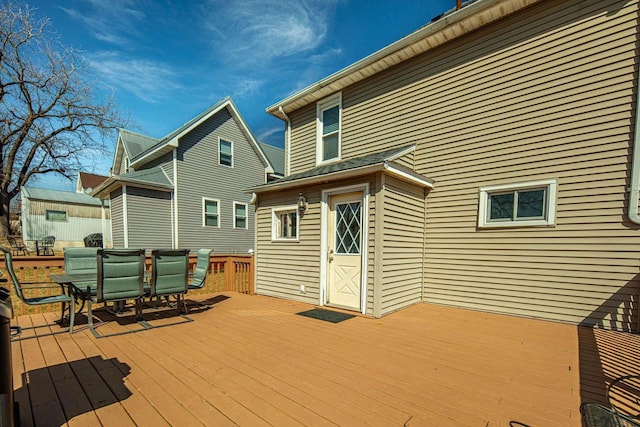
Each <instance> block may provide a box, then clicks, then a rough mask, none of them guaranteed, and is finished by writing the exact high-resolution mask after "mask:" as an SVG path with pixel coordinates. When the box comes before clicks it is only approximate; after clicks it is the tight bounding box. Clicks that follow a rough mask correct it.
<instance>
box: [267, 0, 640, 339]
mask: <svg viewBox="0 0 640 427" xmlns="http://www.w3.org/2000/svg"><path fill="white" fill-rule="evenodd" d="M637 20H638V2H637V1H626V0H624V1H623V0H619V1H600V0H585V1H571V2H567V1H561V0H549V1H545V2H541V3H539V4H535V5H533V6H531V7H529V8H528V9H525V10H523V11H521V12H518V13H515V14H513V15H511V16H509V17H507V18H505V19H503V20H501V21H498V22H496V23H494V24H492V25H490V26H489V27H486V28H484V29H480V30H478V31H476V32H474V33H472V34H469V35H467V36H463V37H461V38H460V39H458V40H456V41H454V42H451V43H448V44H446V45H443V46H440V47H438V48H435V49H434V50H432V51H429V52H426V53H424V54H422V55H420V56H418V57H415V58H412V59H409V60H407V61H405V62H404V63H402V64H400V65H398V66H395V67H393V68H390V69H387V70H385V71H382V72H380V73H378V74H376V75H374V76H372V77H370V78H368V79H367V80H364V81H362V82H359V83H357V84H355V85H353V86H351V87H349V88H347V89H345V90H343V91H342V106H343V110H342V159H343V160H344V159H348V158H353V157H357V156H360V155H363V154H367V153H371V152H374V151H381V150H383V149H388V148H390V147H394V146H401V145H405V144H409V143H416V144H417V149H416V155H415V166H416V171H417V172H418V173H420V174H423V175H425V176H427V177H429V178H431V179H433V180H434V182H435V189H434V190H433V191H431V193H430V194H429V195H428V196H427V210H426V212H427V219H426V224H427V225H426V238H427V239H426V246H425V251H424V259H423V260H419V259H418V260H416V262H417V263H420V262H422V261H424V262H425V271H424V283H423V299H424V301H427V302H431V303H437V304H445V305H452V306H459V307H467V308H473V309H480V310H485V311H493V312H499V313H506V314H514V315H519V316H528V317H535V318H543V319H549V320H557V321H563V322H569V323H582V324H598V325H602V326H605V327H612V328H615V329H620V330H637V325H638V310H637V307H638V288H639V281H640V274H639V273H640V272H639V271H638V259H639V258H640V245H638V242H639V240H638V237H640V230H639V229H638V227H637V226H635V225H633V224H631V223H629V222H628V221H627V220H626V206H627V203H628V200H627V197H628V196H627V193H626V188H627V186H628V185H629V182H628V179H629V178H628V177H629V173H630V172H629V171H630V164H629V159H630V152H631V148H632V147H631V138H632V133H633V129H632V124H633V120H634V114H635V112H634V110H633V107H634V95H635V78H636V72H637V71H636V69H635V67H636V62H637V59H636V47H637V42H638V40H637V38H638V35H637ZM289 117H290V118H291V120H292V135H291V136H292V146H291V147H290V159H291V165H290V173H296V172H300V171H303V170H307V169H309V168H311V167H313V166H314V165H315V135H316V133H315V132H316V131H315V126H316V125H315V117H316V106H315V104H314V105H309V106H306V107H303V108H301V109H300V110H297V111H294V112H291V113H289ZM544 179H555V180H557V183H558V184H557V190H558V196H557V208H556V217H557V219H556V224H555V226H554V227H549V228H539V227H538V228H531V227H518V228H510V229H479V228H478V204H479V189H480V188H481V187H483V186H490V185H499V184H516V183H522V182H528V181H538V180H544ZM402 203H404V201H403V202H402ZM402 203H400V202H399V203H398V204H399V205H401V204H402ZM407 204H408V205H411V203H409V201H407ZM405 225H406V224H405ZM407 229H410V228H407ZM385 244H386V242H385ZM385 249H386V248H385ZM298 258H299V256H298V257H297V258H296V260H297V259H298ZM260 262H262V261H260ZM296 262H297V261H296ZM389 271H390V270H389ZM287 273H289V272H287ZM385 274H386V273H385ZM258 276H260V274H258Z"/></svg>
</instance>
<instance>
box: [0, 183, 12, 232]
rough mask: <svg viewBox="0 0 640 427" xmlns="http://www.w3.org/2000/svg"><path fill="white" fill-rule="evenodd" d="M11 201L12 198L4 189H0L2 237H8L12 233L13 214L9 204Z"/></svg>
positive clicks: (0, 227) (0, 228)
mask: <svg viewBox="0 0 640 427" xmlns="http://www.w3.org/2000/svg"><path fill="white" fill-rule="evenodd" d="M10 203H11V199H9V195H8V194H6V193H5V192H4V191H2V190H0V238H1V239H6V238H7V236H9V234H10V233H11V227H10V221H9V215H10V214H11V210H10V208H9V205H10Z"/></svg>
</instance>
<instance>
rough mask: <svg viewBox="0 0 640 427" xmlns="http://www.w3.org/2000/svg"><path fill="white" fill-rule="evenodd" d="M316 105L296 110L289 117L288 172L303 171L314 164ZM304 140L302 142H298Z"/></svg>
mask: <svg viewBox="0 0 640 427" xmlns="http://www.w3.org/2000/svg"><path fill="white" fill-rule="evenodd" d="M316 114H317V113H316V106H315V104H313V105H309V106H307V107H305V108H302V109H300V110H299V111H296V112H295V114H292V115H291V116H290V119H291V139H292V141H294V143H293V144H291V154H290V161H291V165H290V168H291V169H290V171H289V173H290V174H295V173H298V172H303V171H305V170H307V169H311V168H313V167H315V166H316ZM301 141H304V143H300V142H301Z"/></svg>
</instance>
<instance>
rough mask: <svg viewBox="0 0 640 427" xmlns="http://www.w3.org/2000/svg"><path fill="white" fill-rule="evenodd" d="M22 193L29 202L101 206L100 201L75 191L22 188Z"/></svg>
mask: <svg viewBox="0 0 640 427" xmlns="http://www.w3.org/2000/svg"><path fill="white" fill-rule="evenodd" d="M21 191H22V197H23V198H25V199H29V200H41V201H45V202H59V203H70V204H75V205H91V206H100V200H98V199H96V198H94V197H92V196H90V195H88V194H86V193H76V192H75V191H61V190H49V189H45V188H36V187H22V188H21Z"/></svg>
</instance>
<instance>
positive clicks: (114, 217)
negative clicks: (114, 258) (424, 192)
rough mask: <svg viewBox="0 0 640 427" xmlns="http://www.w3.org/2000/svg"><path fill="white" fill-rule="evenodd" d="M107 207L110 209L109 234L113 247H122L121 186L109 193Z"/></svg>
mask: <svg viewBox="0 0 640 427" xmlns="http://www.w3.org/2000/svg"><path fill="white" fill-rule="evenodd" d="M109 209H110V211H111V234H112V237H113V247H114V248H123V247H124V224H123V220H124V218H123V215H122V188H118V189H116V190H114V191H113V192H112V193H111V194H110V195H109Z"/></svg>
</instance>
